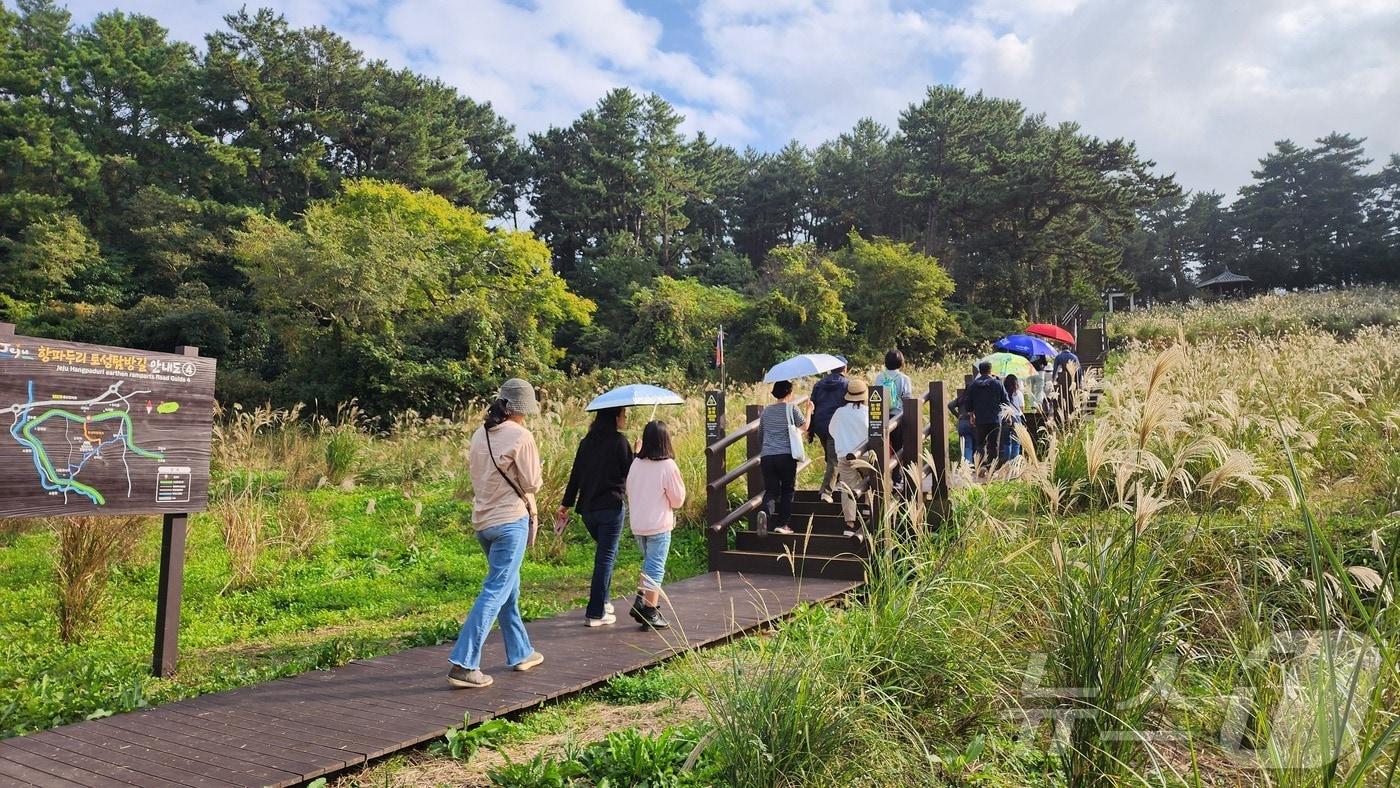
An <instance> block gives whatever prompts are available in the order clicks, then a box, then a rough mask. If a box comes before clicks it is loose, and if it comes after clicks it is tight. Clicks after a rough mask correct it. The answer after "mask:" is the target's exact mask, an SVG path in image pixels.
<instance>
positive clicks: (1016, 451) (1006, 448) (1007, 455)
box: [1001, 418, 1021, 462]
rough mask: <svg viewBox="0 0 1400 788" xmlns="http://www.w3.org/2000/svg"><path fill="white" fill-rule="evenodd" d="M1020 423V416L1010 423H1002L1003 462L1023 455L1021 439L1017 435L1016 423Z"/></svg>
mask: <svg viewBox="0 0 1400 788" xmlns="http://www.w3.org/2000/svg"><path fill="white" fill-rule="evenodd" d="M1020 423H1021V420H1020V419H1019V418H1018V419H1015V420H1014V421H1012V422H1011V423H1009V424H1002V425H1001V459H1002V461H1003V462H1004V461H1006V460H1014V459H1016V458H1017V457H1020V456H1021V439H1020V438H1018V437H1017V436H1016V425H1017V424H1020Z"/></svg>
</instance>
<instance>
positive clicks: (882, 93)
mask: <svg viewBox="0 0 1400 788" xmlns="http://www.w3.org/2000/svg"><path fill="white" fill-rule="evenodd" d="M243 3H244V0H69V2H68V6H69V8H70V9H71V10H72V11H73V13H74V16H75V18H76V20H77V21H79V22H86V21H88V20H91V19H92V17H93V16H94V15H95V14H97V13H99V12H101V11H104V10H109V9H111V8H113V7H118V8H121V9H123V10H126V11H131V12H140V13H146V14H149V15H151V16H154V17H155V18H157V19H158V20H160V21H161V23H162V24H164V25H166V26H167V27H168V28H170V30H171V33H172V35H174V36H176V37H179V38H183V39H185V40H189V41H194V42H196V43H198V42H199V41H200V40H201V37H202V35H203V33H205V32H208V31H210V30H212V29H214V28H216V27H217V26H218V25H219V23H220V18H221V17H222V16H223V15H224V14H226V13H229V12H231V11H235V10H237V9H238V8H239V7H240V6H241V5H243ZM260 4H265V5H267V6H269V7H272V8H275V9H276V10H278V11H280V12H282V13H283V14H285V15H286V16H287V17H288V19H290V20H291V21H292V22H293V23H294V24H299V25H309V24H323V25H326V26H327V27H330V28H331V29H334V30H336V31H337V32H340V33H341V34H343V35H345V36H346V37H347V38H349V39H350V40H351V41H353V42H354V43H355V44H357V45H358V46H360V47H361V48H362V49H364V50H365V51H366V52H367V53H368V54H369V55H371V56H372V57H380V58H384V59H386V60H388V61H390V62H392V63H395V64H397V65H407V66H411V67H413V68H415V69H417V70H419V71H422V72H424V73H427V74H430V75H432V76H436V77H439V78H441V79H443V80H445V81H447V82H449V83H451V84H454V85H456V86H457V87H458V88H460V89H461V90H462V91H463V92H465V93H466V94H467V95H470V96H472V97H473V98H476V99H478V100H488V101H490V102H491V103H492V104H493V105H494V106H495V107H496V109H497V110H498V111H499V112H501V113H502V114H504V115H505V116H506V117H507V118H508V119H510V120H511V121H512V122H513V123H515V124H516V126H517V127H518V128H519V129H520V130H521V132H522V133H524V132H529V131H536V130H540V129H543V128H546V127H548V126H549V125H551V124H565V123H568V122H569V121H570V120H571V119H572V118H574V117H576V116H577V115H578V113H579V112H581V111H583V110H584V109H586V108H588V107H589V106H591V105H592V104H593V103H595V102H596V101H597V99H598V98H599V97H600V96H602V94H603V93H604V92H606V91H607V90H608V89H610V88H613V87H618V86H631V87H634V88H639V89H642V90H651V91H655V92H657V93H660V94H661V95H663V96H665V97H666V98H667V99H669V100H670V101H671V102H672V103H674V104H675V105H676V106H678V107H679V108H680V109H681V111H682V112H683V113H684V114H685V115H686V116H687V122H686V128H687V130H689V131H692V132H693V131H698V130H704V131H705V132H706V133H708V134H710V135H711V136H713V137H716V138H718V139H719V140H721V141H723V142H725V143H728V144H731V145H734V146H736V147H740V148H742V147H744V146H750V145H751V146H753V147H756V148H759V149H765V150H773V149H777V148H779V147H781V146H782V145H783V144H784V143H785V142H787V141H788V140H789V139H797V140H800V141H801V142H804V143H806V144H809V145H815V144H817V143H819V142H821V141H822V140H825V139H829V138H831V137H833V136H835V135H836V134H838V133H840V132H841V131H844V130H846V129H849V128H850V127H851V126H852V125H853V124H854V123H855V122H856V121H857V120H858V119H859V118H861V117H864V116H871V117H874V118H875V119H876V120H878V121H880V122H881V123H884V124H886V125H888V126H893V125H895V124H896V123H897V122H898V117H899V112H900V110H902V109H903V108H904V107H906V106H907V105H908V104H909V103H911V102H913V101H917V100H919V98H920V97H921V96H922V94H923V91H924V89H925V87H926V86H928V85H930V84H934V83H951V84H955V85H959V86H961V87H964V88H967V89H969V90H985V91H986V92H988V93H990V94H993V95H998V96H1006V97H1012V98H1016V99H1019V100H1021V101H1022V102H1023V103H1025V104H1026V105H1027V106H1028V107H1029V108H1030V109H1031V110H1032V111H1036V112H1044V113H1046V114H1047V115H1048V116H1049V117H1050V119H1051V120H1054V121H1061V120H1073V121H1076V122H1078V123H1080V124H1081V125H1082V126H1083V127H1084V129H1085V130H1086V131H1088V132H1089V133H1092V134H1095V135H1098V136H1102V137H1127V138H1130V139H1133V140H1135V141H1137V143H1138V147H1139V149H1140V151H1141V152H1142V153H1143V155H1145V156H1147V157H1148V158H1151V159H1154V160H1155V161H1157V162H1158V165H1159V169H1160V170H1161V171H1163V172H1174V173H1176V174H1177V175H1178V177H1179V179H1180V180H1181V182H1182V183H1183V184H1184V185H1185V186H1186V187H1188V188H1191V189H1216V190H1219V191H1223V192H1226V193H1227V194H1231V195H1233V193H1234V192H1235V190H1236V189H1237V188H1238V187H1239V186H1240V185H1241V184H1243V183H1245V182H1246V181H1247V180H1248V179H1249V173H1250V170H1251V169H1252V168H1253V167H1254V166H1255V163H1256V161H1257V159H1258V158H1259V157H1260V156H1262V155H1263V154H1264V153H1266V152H1267V151H1268V150H1269V148H1270V147H1271V146H1272V144H1273V142H1274V141H1275V140H1277V139H1282V138H1285V137H1288V138H1292V139H1294V140H1297V141H1308V140H1312V139H1315V138H1317V137H1320V136H1322V135H1324V134H1327V133H1328V132H1330V131H1333V130H1339V131H1348V132H1351V133H1353V134H1357V135H1359V136H1364V137H1368V138H1369V139H1370V142H1369V143H1368V146H1367V147H1368V151H1369V152H1370V154H1371V155H1372V157H1373V158H1376V159H1377V160H1383V159H1384V158H1385V157H1386V156H1388V155H1389V154H1390V153H1400V45H1397V42H1400V0H958V1H956V2H955V1H954V0H942V1H939V0H922V1H921V0H263V1H262V2H261V3H260V2H258V0H252V2H250V3H249V5H250V6H256V5H260Z"/></svg>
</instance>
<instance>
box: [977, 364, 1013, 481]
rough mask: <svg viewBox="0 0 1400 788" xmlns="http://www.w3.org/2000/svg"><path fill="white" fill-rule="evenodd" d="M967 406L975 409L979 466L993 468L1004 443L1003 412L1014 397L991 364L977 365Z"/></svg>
mask: <svg viewBox="0 0 1400 788" xmlns="http://www.w3.org/2000/svg"><path fill="white" fill-rule="evenodd" d="M967 404H968V406H969V407H970V408H971V409H972V428H973V429H974V430H976V432H977V453H978V460H977V464H978V465H979V466H982V467H984V468H986V467H991V465H992V463H993V462H995V460H996V458H997V447H998V445H999V443H1000V441H1001V409H1002V407H1004V406H1006V405H1010V404H1011V397H1009V396H1008V395H1007V393H1006V387H1005V386H1003V385H1002V384H1001V380H1000V379H999V378H997V377H995V376H994V375H992V364H991V362H990V361H983V362H982V363H981V364H978V365H977V377H976V378H975V379H973V381H972V384H971V385H969V386H968V387H967Z"/></svg>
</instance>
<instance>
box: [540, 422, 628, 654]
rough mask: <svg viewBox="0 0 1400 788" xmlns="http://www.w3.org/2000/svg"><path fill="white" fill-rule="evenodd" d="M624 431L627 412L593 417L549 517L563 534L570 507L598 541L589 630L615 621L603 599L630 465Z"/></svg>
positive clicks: (619, 531) (614, 555) (614, 558)
mask: <svg viewBox="0 0 1400 788" xmlns="http://www.w3.org/2000/svg"><path fill="white" fill-rule="evenodd" d="M626 427H627V409H626V408H607V409H604V410H600V411H598V412H597V413H595V414H594V416H593V424H592V425H591V426H590V427H589V428H588V434H587V435H585V436H583V440H581V441H579V444H578V451H577V452H576V453H575V454H574V467H573V469H572V470H570V471H569V484H568V486H567V487H566V488H565V489H564V501H563V503H561V504H560V506H559V511H558V512H557V513H556V516H555V519H554V532H555V533H559V534H562V533H563V532H564V528H565V527H566V526H568V524H569V509H571V508H572V509H574V510H575V511H577V512H578V513H579V517H581V518H583V525H584V527H585V528H587V529H588V534H589V535H590V536H592V537H593V541H595V542H597V543H598V546H597V550H596V552H594V554H593V585H592V587H591V589H590V590H589V593H588V611H587V613H585V616H586V618H585V619H584V622H585V623H586V624H587V625H588V626H590V627H601V626H606V625H608V624H612V623H614V622H615V621H617V617H616V616H615V615H613V606H612V604H611V603H610V602H609V601H608V599H609V598H610V597H611V595H612V573H613V564H614V562H616V561H617V542H618V538H619V537H621V536H622V521H623V518H624V516H625V511H624V508H623V507H624V504H625V503H626V501H627V470H628V469H629V468H631V467H632V444H630V443H628V442H627V437H626V436H625V435H623V434H622V430H623V429H625V428H626Z"/></svg>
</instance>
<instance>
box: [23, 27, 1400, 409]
mask: <svg viewBox="0 0 1400 788" xmlns="http://www.w3.org/2000/svg"><path fill="white" fill-rule="evenodd" d="M915 98H916V100H915V101H914V102H913V103H911V104H910V105H909V106H908V107H907V108H906V109H905V111H904V112H903V113H901V115H900V116H899V119H898V122H897V124H896V125H895V126H893V127H886V126H882V125H881V124H879V123H877V122H875V121H874V120H872V119H869V118H864V119H861V120H859V121H857V122H856V123H855V125H854V126H853V127H852V128H851V129H850V131H847V132H845V133H842V134H839V135H837V136H836V138H835V139H832V140H829V141H826V142H823V143H821V144H818V145H815V146H814V147H808V146H807V145H804V144H802V143H800V142H797V141H791V142H789V143H787V144H786V145H784V146H783V147H782V148H780V149H778V150H776V151H757V150H753V149H746V150H737V149H735V148H733V147H730V146H727V145H725V144H723V143H722V142H720V141H717V140H714V139H712V138H710V137H709V136H707V135H705V134H703V133H701V134H694V135H689V134H687V133H685V132H684V131H683V130H682V129H683V121H684V118H683V117H682V116H681V114H680V113H679V112H678V110H677V109H676V108H675V107H673V106H672V105H671V104H669V103H668V102H667V101H665V100H664V99H662V98H660V97H659V96H656V95H649V94H644V93H639V92H637V91H634V90H630V89H626V88H619V89H615V90H612V91H610V92H608V93H607V94H606V95H604V96H602V97H601V98H600V100H599V101H598V103H597V104H596V106H594V107H592V108H590V109H588V110H587V111H585V112H583V113H581V114H580V115H579V116H578V117H577V118H576V119H574V120H573V121H572V122H570V123H568V124H565V125H562V126H556V127H552V128H548V129H545V130H543V131H540V132H537V133H534V134H530V135H528V137H526V138H521V137H520V136H518V135H517V133H516V130H515V129H514V127H512V126H511V124H510V123H509V121H508V120H507V119H505V118H502V117H501V116H500V115H498V114H497V113H496V112H495V111H494V110H493V109H492V107H491V106H490V105H489V104H485V103H481V102H478V101H475V100H473V99H472V98H470V97H468V96H466V95H463V94H462V93H461V92H459V91H458V90H457V89H456V88H454V87H452V86H450V85H447V84H445V83H443V82H441V81H439V80H437V79H433V78H431V77H428V76H424V75H421V74H417V73H414V72H412V71H410V70H407V69H400V68H394V67H391V66H389V65H388V64H386V63H384V62H382V61H376V60H373V59H369V58H366V57H365V56H364V54H363V53H361V52H360V51H358V50H357V49H356V48H355V47H353V46H352V45H351V44H350V43H349V42H347V41H346V40H345V39H343V38H341V37H340V36H338V35H336V34H335V33H333V32H331V31H329V30H327V29H324V28H296V27H294V26H292V25H290V24H289V23H288V22H287V21H286V20H285V19H283V18H282V17H280V16H278V15H277V14H275V13H273V12H271V11H267V10H243V11H240V12H238V13H235V14H231V15H229V16H228V17H226V18H225V20H224V24H223V26H222V27H220V29H218V30H215V31H211V32H210V33H209V34H208V35H207V36H206V37H205V40H204V42H203V45H202V46H199V47H195V46H190V45H188V44H186V43H183V42H179V41H175V40H172V39H170V37H169V36H168V35H167V32H166V30H165V29H164V28H163V27H161V25H160V24H159V22H158V21H157V20H155V19H152V18H150V17H147V16H143V15H140V14H127V13H122V12H112V13H107V14H101V15H99V16H97V17H96V18H95V19H94V20H93V21H92V22H91V23H90V24H87V25H83V26H75V25H73V24H72V21H71V19H70V17H69V15H68V13H67V12H66V11H65V10H63V9H62V8H61V7H60V6H58V5H56V4H55V3H54V2H52V0H18V2H17V3H16V4H15V5H14V6H13V7H10V6H3V5H0V267H2V268H3V270H4V271H5V273H6V275H5V276H4V277H0V319H5V320H10V321H14V322H16V323H19V324H20V328H21V330H22V331H26V332H29V333H35V334H43V335H47V336H53V337H56V338H68V339H77V340H87V341H99V342H104V343H108V344H125V345H133V346H139V347H151V348H155V349H166V348H168V347H169V346H172V345H177V344H190V345H197V346H199V347H201V348H202V349H203V351H204V352H206V353H209V354H212V355H217V356H219V358H220V362H221V365H220V369H221V374H220V376H219V385H220V392H219V395H220V397H221V398H223V399H224V400H226V401H230V400H236V399H245V400H260V399H269V398H270V399H276V400H280V401H284V402H285V401H294V400H306V401H309V400H315V401H317V402H318V403H321V404H322V405H324V406H331V405H333V404H335V403H338V402H342V401H344V400H346V399H348V398H351V397H358V398H360V399H361V400H362V404H363V405H364V406H365V407H366V408H368V409H369V410H371V411H374V412H381V413H387V412H391V411H393V410H396V409H401V408H407V407H414V408H417V409H419V410H427V411H445V410H450V409H452V408H454V407H457V406H458V405H459V404H460V403H461V402H463V401H465V399H466V398H469V397H471V396H473V395H476V394H480V393H482V392H484V391H486V390H488V389H489V387H490V385H492V383H494V382H495V380H496V379H498V378H499V377H500V376H501V375H503V374H508V373H530V374H534V375H537V376H542V377H549V376H555V377H557V378H562V377H565V376H570V375H577V374H581V373H588V372H590V371H596V370H602V369H605V368H608V367H630V368H640V369H645V370H648V371H650V372H649V374H650V373H651V372H654V373H656V374H660V373H662V372H667V371H669V372H674V373H676V374H685V375H689V376H691V377H696V376H701V375H704V374H706V370H707V368H708V364H709V358H710V352H711V351H710V348H711V346H712V343H713V340H714V335H715V332H716V331H717V329H718V326H719V324H721V323H723V324H724V325H725V327H726V330H727V333H728V336H729V346H730V358H731V360H732V361H733V362H734V364H735V367H736V369H735V370H734V372H735V375H736V377H742V376H750V375H756V374H758V372H760V371H761V370H762V368H763V367H765V366H767V365H768V364H771V363H772V362H773V361H774V360H776V359H777V358H778V357H780V356H781V355H783V354H785V353H788V352H796V351H809V350H826V351H833V352H842V353H845V354H846V355H848V356H852V357H855V358H857V359H865V360H873V359H875V358H877V357H878V356H879V355H880V354H881V353H882V352H883V351H884V350H885V349H888V348H889V347H892V346H898V347H900V348H901V349H903V350H904V351H905V352H906V353H907V354H909V355H911V356H912V357H914V358H916V359H917V358H919V357H932V356H936V355H938V354H940V353H943V352H947V351H949V350H953V349H957V350H964V349H967V348H969V347H973V346H975V345H976V343H979V342H982V341H984V340H986V339H990V338H993V334H994V333H995V332H997V331H1002V330H1005V329H1007V328H1008V327H1012V328H1014V327H1016V326H1018V325H1020V324H1022V323H1023V321H1024V320H1026V319H1053V318H1054V316H1055V315H1057V314H1059V313H1061V312H1063V310H1064V309H1065V308H1067V307H1069V306H1071V305H1075V304H1078V305H1080V306H1083V307H1086V308H1089V309H1091V310H1092V309H1093V308H1094V307H1096V306H1097V305H1098V304H1099V303H1101V299H1102V294H1103V293H1104V292H1105V291H1106V290H1113V289H1128V290H1134V291H1136V292H1138V293H1140V294H1141V295H1142V296H1145V297H1148V298H1157V299H1182V298H1188V297H1190V296H1191V295H1192V294H1193V288H1194V282H1196V281H1200V279H1201V278H1202V277H1205V276H1210V275H1213V274H1215V273H1218V272H1219V271H1221V270H1223V269H1225V268H1226V267H1229V268H1231V269H1232V270H1236V271H1238V272H1240V273H1245V274H1248V275H1249V276H1251V277H1253V278H1254V279H1255V280H1257V281H1259V282H1261V283H1263V284H1265V285H1269V286H1282V287H1297V288H1301V287H1314V286H1332V285H1347V284H1353V283H1363V282H1395V281H1397V280H1400V157H1398V156H1391V157H1390V158H1389V159H1388V160H1385V161H1384V162H1383V163H1382V164H1380V165H1375V164H1374V163H1373V162H1372V161H1370V160H1369V159H1368V158H1367V157H1366V155H1365V154H1364V152H1363V147H1362V144H1363V142H1364V141H1363V140H1361V139H1358V138H1355V137H1351V136H1349V135H1346V134H1341V133H1338V134H1332V135H1329V136H1327V137H1324V138H1323V139H1320V140H1318V141H1316V143H1315V144H1314V145H1313V147H1303V146H1300V145H1297V144H1294V143H1292V142H1289V141H1281V142H1279V143H1278V144H1277V146H1276V147H1275V149H1274V150H1273V151H1271V152H1269V153H1268V154H1267V155H1266V156H1265V157H1264V158H1263V159H1261V160H1260V162H1259V167H1258V169H1257V170H1256V171H1255V173H1254V178H1253V180H1252V181H1251V182H1250V183H1249V184H1247V185H1246V186H1245V187H1244V188H1242V189H1241V190H1240V193H1239V195H1238V196H1237V198H1236V199H1234V200H1233V202H1232V201H1231V200H1230V199H1229V198H1228V197H1226V196H1225V195H1220V194H1214V193H1195V194H1191V193H1187V192H1185V191H1184V190H1183V189H1182V188H1181V186H1180V185H1178V184H1177V183H1176V182H1175V180H1174V179H1173V178H1172V177H1170V176H1165V175H1161V174H1159V173H1158V171H1157V167H1156V165H1155V163H1154V162H1152V161H1150V160H1148V159H1147V158H1145V157H1143V156H1142V155H1141V154H1139V152H1138V151H1137V149H1136V147H1135V146H1134V145H1133V143H1132V142H1131V141H1129V140H1123V139H1099V138H1096V137H1093V136H1091V135H1088V134H1086V133H1084V132H1083V130H1081V129H1080V128H1079V127H1078V126H1076V125H1075V124H1073V123H1059V124H1053V123H1050V122H1048V121H1047V120H1046V119H1045V117H1044V116H1043V115H1040V114H1037V113H1035V112H1032V111H1030V110H1029V109H1027V108H1026V107H1024V106H1023V105H1022V104H1021V103H1019V102H1017V101H1014V100H1010V99H1005V98H997V97H991V96H986V95H983V94H982V93H970V92H968V91H965V90H961V89H958V88H954V87H949V86H932V87H930V88H928V90H927V91H926V93H925V94H924V95H923V96H920V97H915ZM522 226H524V227H526V229H525V230H521V229H520V228H521V227H522ZM506 228H512V229H506Z"/></svg>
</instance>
